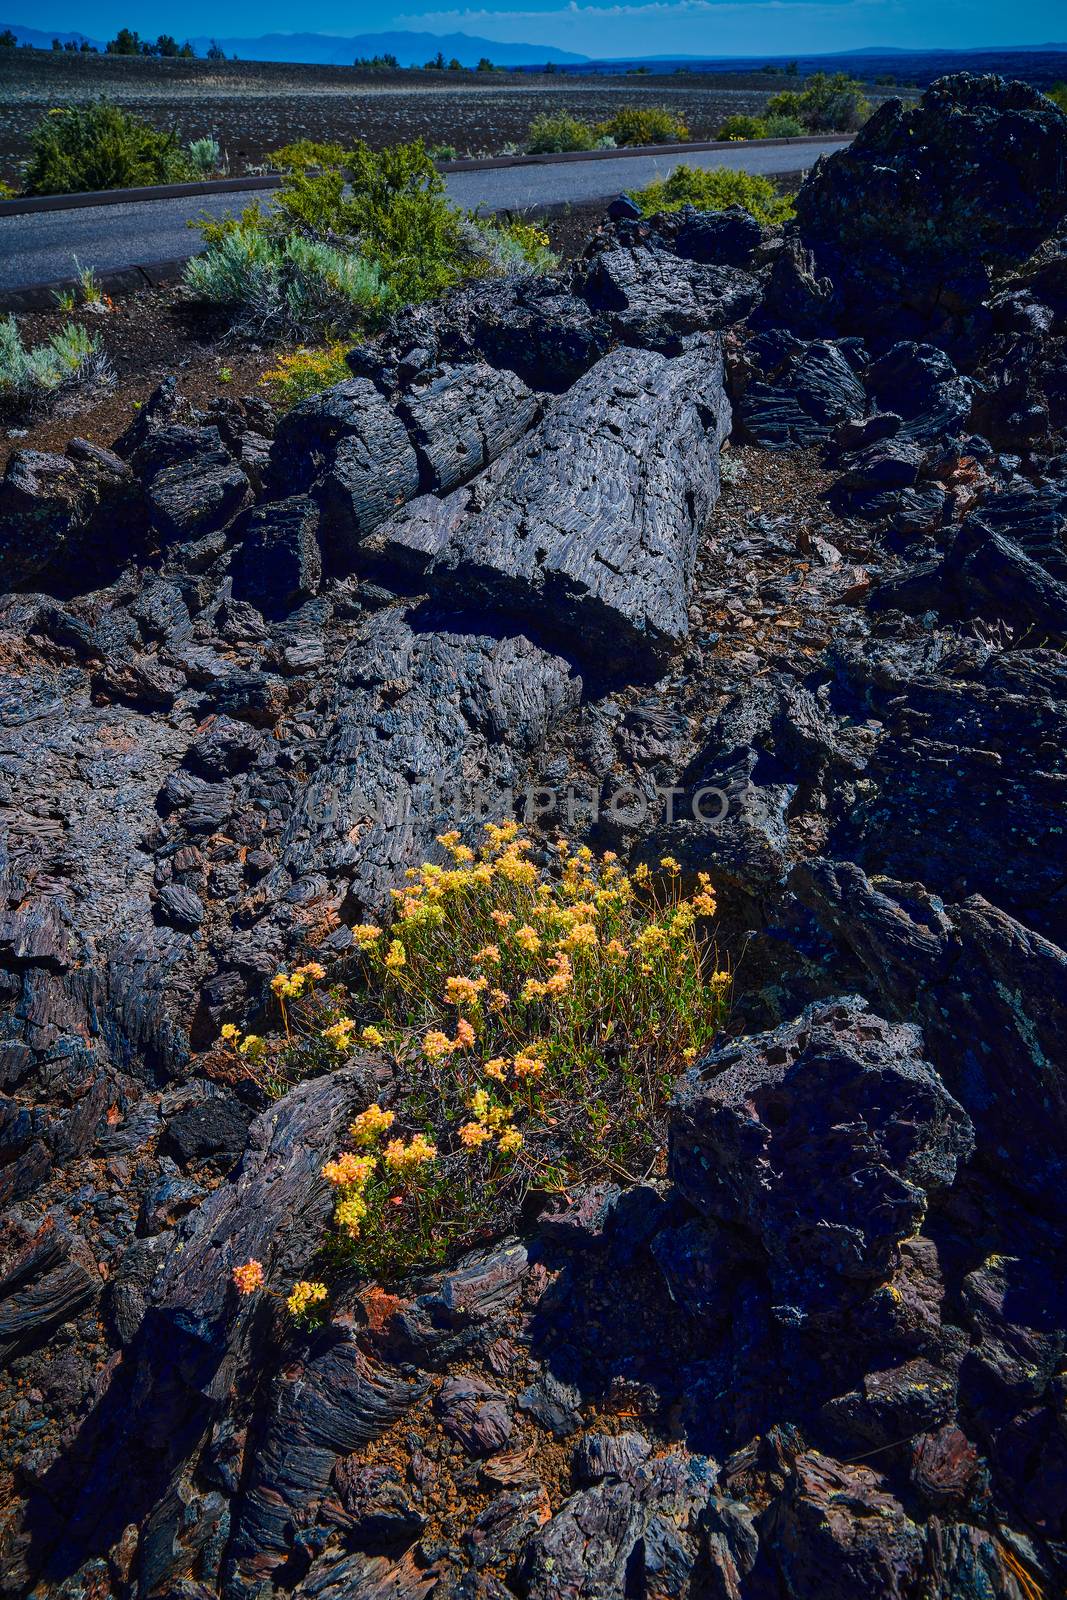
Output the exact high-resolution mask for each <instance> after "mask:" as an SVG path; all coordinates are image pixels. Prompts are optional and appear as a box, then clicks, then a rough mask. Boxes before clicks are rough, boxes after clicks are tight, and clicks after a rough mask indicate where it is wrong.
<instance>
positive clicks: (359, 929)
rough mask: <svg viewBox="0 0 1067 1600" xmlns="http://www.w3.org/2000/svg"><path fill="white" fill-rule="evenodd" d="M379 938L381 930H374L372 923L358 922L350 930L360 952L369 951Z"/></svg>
mask: <svg viewBox="0 0 1067 1600" xmlns="http://www.w3.org/2000/svg"><path fill="white" fill-rule="evenodd" d="M381 936H382V930H381V928H376V927H375V926H374V924H373V922H360V923H357V924H356V926H355V927H354V928H353V929H352V937H353V939H354V940H355V941H356V943H357V944H358V945H359V948H360V949H361V950H367V949H369V948H370V946H371V945H372V944H374V942H375V940H377V939H380V938H381Z"/></svg>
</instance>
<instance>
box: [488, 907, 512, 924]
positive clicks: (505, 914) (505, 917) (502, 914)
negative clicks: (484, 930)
mask: <svg viewBox="0 0 1067 1600" xmlns="http://www.w3.org/2000/svg"><path fill="white" fill-rule="evenodd" d="M489 915H490V916H491V917H492V919H493V921H494V922H495V923H496V925H497V927H498V928H506V927H507V926H508V923H509V922H514V921H515V917H514V914H513V913H512V912H510V911H500V910H496V911H490V913H489Z"/></svg>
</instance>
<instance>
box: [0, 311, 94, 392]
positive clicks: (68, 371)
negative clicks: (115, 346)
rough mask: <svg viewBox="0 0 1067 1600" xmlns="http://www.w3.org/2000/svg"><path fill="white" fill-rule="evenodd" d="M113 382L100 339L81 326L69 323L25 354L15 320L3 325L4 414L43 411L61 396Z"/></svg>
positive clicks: (0, 385)
mask: <svg viewBox="0 0 1067 1600" xmlns="http://www.w3.org/2000/svg"><path fill="white" fill-rule="evenodd" d="M113 379H114V374H113V373H112V370H111V365H110V363H109V362H108V360H107V357H106V356H105V355H103V353H102V351H101V349H100V340H99V338H98V336H97V335H96V334H91V333H90V332H89V331H88V329H87V328H84V327H82V325H81V323H78V322H68V323H66V324H65V325H64V326H63V327H62V328H60V330H59V331H58V333H53V334H52V336H51V338H50V339H48V340H47V342H46V343H45V344H39V345H35V346H34V347H33V348H32V349H30V350H27V349H26V348H25V346H24V345H23V343H22V340H21V338H20V336H19V330H18V323H17V322H16V321H15V318H14V317H7V318H6V319H5V320H4V321H2V322H0V411H3V412H4V413H5V414H6V415H8V416H11V415H17V414H19V413H24V412H32V411H37V410H41V409H45V408H46V407H47V406H48V405H49V404H50V403H51V402H52V401H54V400H55V399H56V398H58V397H59V395H61V394H63V393H67V392H70V391H71V390H74V389H77V388H82V387H84V386H86V385H88V384H91V383H97V384H105V383H110V382H112V381H113Z"/></svg>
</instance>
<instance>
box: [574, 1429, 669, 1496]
mask: <svg viewBox="0 0 1067 1600" xmlns="http://www.w3.org/2000/svg"><path fill="white" fill-rule="evenodd" d="M651 1454H652V1446H651V1445H650V1444H649V1442H648V1440H647V1439H646V1438H645V1437H644V1435H643V1434H640V1433H589V1434H586V1436H585V1438H584V1439H582V1440H581V1442H580V1443H579V1444H577V1445H576V1446H575V1450H574V1456H573V1459H572V1463H571V1472H572V1473H573V1476H574V1481H575V1483H576V1484H577V1485H578V1487H579V1488H588V1487H589V1485H590V1484H594V1483H599V1482H600V1481H601V1479H603V1478H611V1477H620V1476H621V1475H622V1474H623V1473H626V1472H629V1471H630V1470H631V1468H633V1467H637V1466H640V1464H641V1462H642V1461H647V1460H648V1458H649V1456H650V1455H651Z"/></svg>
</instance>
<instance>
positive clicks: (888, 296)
mask: <svg viewBox="0 0 1067 1600" xmlns="http://www.w3.org/2000/svg"><path fill="white" fill-rule="evenodd" d="M1065 216H1067V117H1065V116H1064V115H1063V113H1062V112H1061V111H1059V110H1058V109H1057V107H1056V106H1055V105H1054V104H1053V102H1052V101H1051V100H1049V99H1047V98H1046V97H1045V96H1044V95H1042V94H1040V93H1039V92H1038V91H1037V90H1036V89H1032V88H1031V87H1030V86H1029V85H1028V84H1025V83H1014V82H1013V83H1008V82H1006V81H1005V80H1004V79H1003V78H999V77H995V76H993V75H989V76H983V77H976V76H973V75H972V74H970V73H967V72H961V73H955V74H953V75H952V76H950V77H947V78H940V79H938V81H937V82H936V83H935V84H933V85H932V86H931V87H930V88H929V89H928V90H927V91H926V93H925V94H924V95H923V97H922V99H921V100H920V101H919V103H918V104H917V105H914V106H905V105H904V104H902V102H901V101H899V100H889V101H887V102H886V103H885V104H884V105H883V106H881V107H880V108H879V109H878V111H876V112H875V114H874V116H873V117H872V118H871V119H870V121H869V122H868V123H867V125H866V127H865V128H864V129H863V130H862V131H861V132H860V133H859V134H858V135H857V137H856V139H855V140H854V141H853V143H852V144H851V145H850V146H849V147H848V148H847V149H844V150H839V151H836V152H835V153H834V154H833V155H831V156H828V157H824V158H823V160H821V161H820V162H819V163H818V165H817V166H816V168H815V170H814V172H813V173H812V175H811V177H810V178H809V180H808V182H807V183H805V184H804V186H803V188H802V189H801V191H800V193H799V195H798V196H797V219H798V223H799V228H800V233H801V237H802V238H803V240H804V243H805V245H807V246H808V247H809V248H810V249H812V250H814V252H815V257H816V261H817V263H818V266H819V270H820V271H822V272H826V273H829V275H830V277H831V278H832V279H833V280H834V282H835V283H836V284H837V285H838V287H839V288H842V289H843V290H844V292H845V295H846V299H847V300H848V301H849V302H850V303H851V306H852V310H853V313H854V314H856V313H857V312H858V311H860V310H862V314H863V316H865V317H867V318H868V319H871V318H876V317H877V316H878V315H879V312H880V311H881V310H883V309H886V308H888V307H890V306H892V305H900V306H905V307H911V308H913V309H916V310H919V311H924V310H925V311H926V312H927V313H928V312H929V310H930V309H931V306H930V303H931V302H932V301H934V300H937V299H938V298H940V301H941V303H942V305H944V306H947V307H948V308H949V309H958V307H959V305H966V304H967V303H971V304H974V303H977V300H978V299H980V298H981V295H982V289H983V281H984V278H985V274H984V273H983V271H982V270H981V269H982V265H983V264H984V265H986V266H994V267H995V266H999V267H1008V266H1012V265H1017V264H1019V263H1020V262H1023V261H1025V260H1026V259H1027V257H1028V256H1030V255H1031V254H1032V253H1033V252H1034V250H1036V249H1037V247H1038V245H1039V244H1041V243H1042V241H1043V240H1045V239H1047V238H1048V237H1049V235H1050V234H1052V233H1053V232H1054V230H1055V229H1056V227H1057V225H1058V224H1059V223H1060V222H1061V221H1062V220H1063V218H1064V217H1065ZM924 298H925V299H926V301H927V304H926V305H925V306H923V305H922V301H923V300H924ZM954 302H955V304H954Z"/></svg>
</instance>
